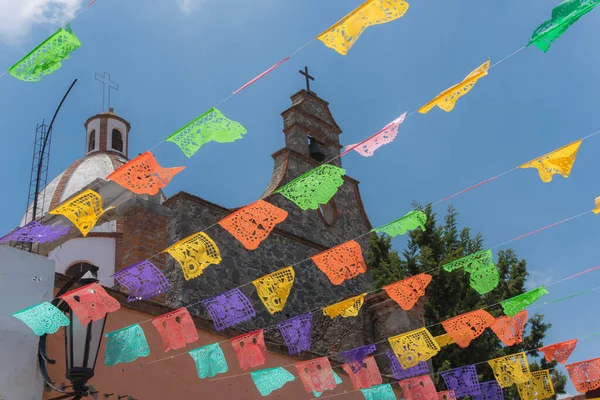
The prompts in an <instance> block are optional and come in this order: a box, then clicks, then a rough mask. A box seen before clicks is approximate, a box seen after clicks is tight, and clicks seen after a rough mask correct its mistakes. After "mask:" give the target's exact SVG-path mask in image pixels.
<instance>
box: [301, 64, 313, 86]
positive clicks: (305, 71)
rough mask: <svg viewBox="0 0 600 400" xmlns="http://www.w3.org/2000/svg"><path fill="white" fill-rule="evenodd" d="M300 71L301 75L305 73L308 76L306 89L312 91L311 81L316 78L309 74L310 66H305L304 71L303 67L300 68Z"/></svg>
mask: <svg viewBox="0 0 600 400" xmlns="http://www.w3.org/2000/svg"><path fill="white" fill-rule="evenodd" d="M298 72H299V73H300V75H304V77H305V78H306V91H307V92H310V81H314V80H315V78H313V77H312V76H310V75H309V74H308V67H307V66H305V67H304V71H302V70H301V69H299V70H298Z"/></svg>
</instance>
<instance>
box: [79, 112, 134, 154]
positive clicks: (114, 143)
mask: <svg viewBox="0 0 600 400" xmlns="http://www.w3.org/2000/svg"><path fill="white" fill-rule="evenodd" d="M84 126H85V155H86V156H88V155H92V154H96V153H109V154H110V153H112V154H116V155H119V156H121V157H125V158H128V150H129V130H130V129H131V125H129V122H127V121H126V120H124V119H123V118H121V117H119V116H118V115H117V114H115V110H114V109H113V108H109V109H108V111H106V112H103V113H100V114H97V115H94V116H93V117H90V118H89V119H88V120H87V121H85V124H84Z"/></svg>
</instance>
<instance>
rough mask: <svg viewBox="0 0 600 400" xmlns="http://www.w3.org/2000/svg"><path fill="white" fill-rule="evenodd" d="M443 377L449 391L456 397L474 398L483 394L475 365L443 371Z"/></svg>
mask: <svg viewBox="0 0 600 400" xmlns="http://www.w3.org/2000/svg"><path fill="white" fill-rule="evenodd" d="M441 375H442V378H444V382H445V383H446V387H447V388H448V390H451V391H453V392H454V395H455V396H456V397H465V396H471V397H473V396H477V395H479V394H481V388H480V386H479V380H478V378H477V370H476V369H475V366H474V365H467V366H464V367H459V368H454V369H451V370H450V371H443V372H442V373H441Z"/></svg>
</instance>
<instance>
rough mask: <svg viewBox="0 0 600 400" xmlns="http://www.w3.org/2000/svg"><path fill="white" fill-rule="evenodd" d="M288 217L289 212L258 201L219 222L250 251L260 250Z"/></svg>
mask: <svg viewBox="0 0 600 400" xmlns="http://www.w3.org/2000/svg"><path fill="white" fill-rule="evenodd" d="M287 216H288V213H287V211H285V210H282V209H281V208H279V207H275V206H274V205H272V204H270V203H267V202H266V201H263V200H258V201H257V202H255V203H252V204H250V205H248V206H246V207H244V208H241V209H239V210H237V211H236V212H234V213H232V214H230V215H228V216H226V217H225V218H223V219H222V220H220V221H219V225H221V227H223V229H225V230H226V231H227V232H229V233H231V235H233V237H235V238H236V239H237V240H239V241H240V243H242V244H243V245H244V247H245V248H247V249H248V250H255V249H256V248H258V245H259V244H260V242H262V241H263V240H265V239H266V238H267V236H269V234H270V233H271V231H272V230H273V229H274V228H275V225H277V224H278V223H280V222H283V221H284V220H285V219H286V218H287Z"/></svg>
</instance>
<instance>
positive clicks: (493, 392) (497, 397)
mask: <svg viewBox="0 0 600 400" xmlns="http://www.w3.org/2000/svg"><path fill="white" fill-rule="evenodd" d="M479 386H480V387H481V394H480V395H479V396H474V397H473V400H504V392H503V391H502V388H501V387H500V386H499V385H498V382H496V381H487V382H481V383H480V384H479Z"/></svg>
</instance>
